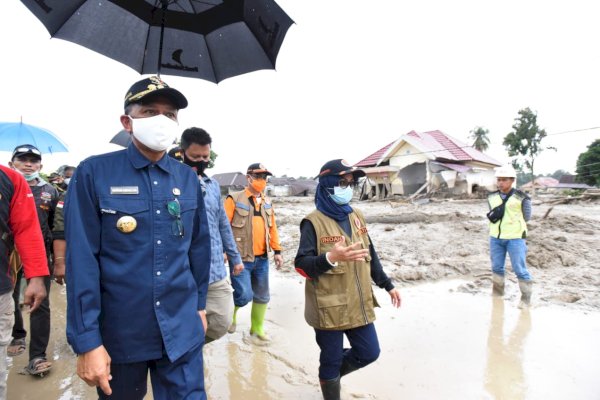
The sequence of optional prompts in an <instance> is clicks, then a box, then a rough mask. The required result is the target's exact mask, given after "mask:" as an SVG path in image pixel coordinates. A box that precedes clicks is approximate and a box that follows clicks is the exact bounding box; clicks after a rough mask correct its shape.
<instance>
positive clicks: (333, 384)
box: [320, 376, 341, 400]
mask: <svg viewBox="0 0 600 400" xmlns="http://www.w3.org/2000/svg"><path fill="white" fill-rule="evenodd" d="M320 383H321V392H323V400H340V390H341V385H340V377H339V376H338V377H337V378H335V379H331V380H328V381H320Z"/></svg>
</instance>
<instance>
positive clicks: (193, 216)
mask: <svg viewBox="0 0 600 400" xmlns="http://www.w3.org/2000/svg"><path fill="white" fill-rule="evenodd" d="M175 198H176V199H177V200H178V201H179V203H180V206H181V221H182V223H183V227H184V236H183V237H179V236H178V235H176V234H174V233H173V232H174V231H173V230H172V228H173V223H174V221H175V220H176V217H174V216H172V215H171V214H170V213H169V212H168V209H167V203H168V202H169V201H173V200H174V199H175ZM64 210H65V213H64V214H65V238H66V241H67V260H66V264H67V271H66V281H67V339H68V341H69V343H70V344H71V346H72V347H73V350H74V351H75V352H76V353H78V354H81V353H85V352H87V351H90V350H92V349H94V348H96V347H98V346H100V345H104V346H105V348H106V349H107V351H108V353H109V355H110V356H111V358H112V361H113V362H114V363H133V362H138V361H145V360H153V359H159V358H161V357H163V356H164V354H166V355H167V356H168V357H169V359H170V360H171V361H174V360H176V359H178V358H179V357H180V356H181V355H183V354H185V353H186V352H187V351H189V350H190V349H192V348H193V347H196V346H198V345H200V344H201V343H202V342H203V339H204V332H203V329H202V322H201V319H200V316H199V315H198V310H201V309H204V308H205V305H206V292H207V289H208V277H209V266H210V237H209V231H208V223H207V219H206V212H205V208H204V200H203V198H202V190H201V187H200V184H199V182H198V178H197V176H196V174H195V173H194V172H193V171H192V170H191V169H190V168H188V167H187V166H185V165H183V164H181V163H179V162H177V161H175V160H173V159H171V157H169V156H167V155H165V156H164V157H163V158H162V159H161V160H160V161H158V162H157V163H151V162H150V161H149V160H148V159H147V158H145V157H144V156H143V155H142V154H141V153H140V152H139V151H138V150H137V148H136V147H135V146H134V145H132V144H131V145H129V147H128V148H127V149H126V150H121V151H117V152H114V153H108V154H103V155H99V156H94V157H90V158H88V159H86V160H84V161H83V162H82V163H81V164H80V165H79V167H77V170H76V173H75V176H74V178H73V179H72V181H71V183H70V184H69V191H68V194H67V200H66V205H65V209H64ZM124 216H130V217H133V218H135V221H136V223H137V227H136V228H135V230H133V231H132V232H130V233H124V232H121V231H120V230H119V229H117V221H118V220H119V219H120V218H122V217H124ZM175 228H176V226H175ZM175 233H177V230H176V229H175Z"/></svg>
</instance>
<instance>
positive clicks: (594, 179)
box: [576, 139, 600, 186]
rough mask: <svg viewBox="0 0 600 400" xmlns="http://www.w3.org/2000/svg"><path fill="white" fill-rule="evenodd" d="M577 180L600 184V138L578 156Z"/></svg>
mask: <svg viewBox="0 0 600 400" xmlns="http://www.w3.org/2000/svg"><path fill="white" fill-rule="evenodd" d="M576 172H577V178H576V179H577V181H578V182H582V183H587V184H588V185H593V186H600V139H596V140H594V141H593V142H592V144H590V145H589V146H588V149H587V151H584V152H583V153H581V154H580V155H579V157H578V158H577V169H576Z"/></svg>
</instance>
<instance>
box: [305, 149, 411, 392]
mask: <svg viewBox="0 0 600 400" xmlns="http://www.w3.org/2000/svg"><path fill="white" fill-rule="evenodd" d="M364 175H365V173H364V171H361V170H357V169H355V168H352V167H351V166H350V165H349V164H348V163H347V162H346V161H344V160H340V159H338V160H332V161H329V162H327V163H326V164H325V165H323V167H322V168H321V172H320V173H319V185H318V186H317V193H316V196H315V204H316V207H317V209H316V210H315V211H313V212H312V213H310V214H309V215H308V216H306V217H305V218H304V219H303V220H302V222H301V224H300V234H301V236H300V247H299V249H298V253H297V255H296V260H295V266H296V270H297V271H298V272H299V273H300V274H301V275H303V276H304V277H306V278H307V280H306V286H305V309H304V317H305V319H306V322H308V324H309V325H310V326H312V327H313V328H314V329H315V334H316V340H317V344H318V345H319V347H320V349H321V355H320V366H319V380H320V384H321V390H322V392H323V398H324V399H325V400H339V398H340V378H341V377H342V376H344V375H346V374H348V373H350V372H353V371H355V370H357V369H359V368H362V367H364V366H366V365H368V364H370V363H372V362H373V361H375V360H376V359H377V358H378V357H379V353H380V350H379V341H378V339H377V332H376V331H375V326H374V325H373V321H374V320H375V311H374V308H375V307H376V306H378V304H377V300H376V299H375V296H374V295H373V289H372V286H371V281H374V282H375V283H376V284H377V286H379V287H380V288H382V289H385V290H386V291H387V292H388V293H389V295H390V298H391V300H392V304H393V305H394V306H395V307H400V292H399V291H398V290H397V289H395V288H394V285H393V283H392V281H391V280H390V278H388V276H387V275H386V274H385V272H384V271H383V267H382V266H381V262H380V261H379V257H378V256H377V253H376V252H375V248H374V247H373V244H372V243H371V240H370V238H369V235H368V233H367V227H366V223H365V219H364V217H363V215H362V213H361V212H360V211H359V210H357V209H353V208H352V207H350V206H349V205H348V203H349V202H350V200H351V199H352V194H353V190H352V188H353V186H355V184H356V181H357V179H358V178H360V177H362V176H364ZM344 335H346V337H347V338H348V341H349V343H350V346H351V347H350V348H349V349H344V348H343V342H344Z"/></svg>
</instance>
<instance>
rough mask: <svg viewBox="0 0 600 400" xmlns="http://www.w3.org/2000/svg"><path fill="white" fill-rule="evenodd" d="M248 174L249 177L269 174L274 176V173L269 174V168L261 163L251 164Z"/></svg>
mask: <svg viewBox="0 0 600 400" xmlns="http://www.w3.org/2000/svg"><path fill="white" fill-rule="evenodd" d="M246 174H247V175H248V174H267V175H273V174H272V173H270V172H269V170H268V169H267V167H265V166H264V165H262V164H261V163H254V164H250V165H249V166H248V170H246Z"/></svg>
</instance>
